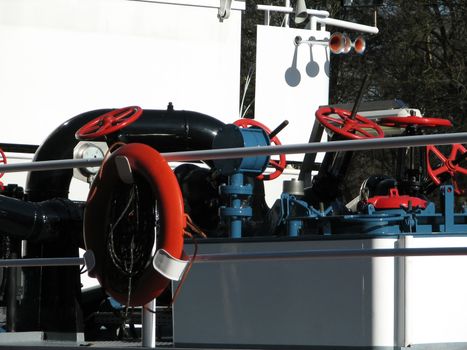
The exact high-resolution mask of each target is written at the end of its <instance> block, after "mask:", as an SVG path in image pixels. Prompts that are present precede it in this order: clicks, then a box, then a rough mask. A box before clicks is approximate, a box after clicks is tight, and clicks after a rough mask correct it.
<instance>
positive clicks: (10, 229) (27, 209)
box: [0, 195, 83, 242]
mask: <svg viewBox="0 0 467 350" xmlns="http://www.w3.org/2000/svg"><path fill="white" fill-rule="evenodd" d="M82 222H83V210H82V208H81V207H80V206H79V205H78V204H76V203H74V202H72V201H70V200H68V199H64V198H57V199H51V200H47V201H43V202H37V203H36V202H25V201H22V200H19V199H15V198H10V197H5V196H1V195H0V234H2V235H8V236H10V237H15V238H17V239H21V240H27V241H31V242H38V241H46V240H54V239H57V238H58V236H59V235H60V234H61V233H66V234H67V235H69V236H70V237H76V238H77V239H79V237H80V236H81V235H80V234H81V230H82Z"/></svg>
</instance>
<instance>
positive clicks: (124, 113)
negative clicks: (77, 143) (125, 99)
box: [75, 106, 143, 140]
mask: <svg viewBox="0 0 467 350" xmlns="http://www.w3.org/2000/svg"><path fill="white" fill-rule="evenodd" d="M142 113H143V110H142V109H141V107H138V106H131V107H125V108H120V109H114V110H112V111H110V112H107V113H105V114H103V115H101V116H99V117H97V118H96V119H93V120H91V121H90V122H89V123H87V124H85V125H83V126H82V127H81V128H80V129H79V130H78V131H77V132H76V134H75V137H76V138H77V139H78V140H92V139H96V138H98V137H101V136H105V135H108V134H111V133H114V132H116V131H118V130H120V129H122V128H124V127H125V126H127V125H129V124H131V123H133V122H134V121H136V120H137V119H138V118H139V117H140V116H141V114H142Z"/></svg>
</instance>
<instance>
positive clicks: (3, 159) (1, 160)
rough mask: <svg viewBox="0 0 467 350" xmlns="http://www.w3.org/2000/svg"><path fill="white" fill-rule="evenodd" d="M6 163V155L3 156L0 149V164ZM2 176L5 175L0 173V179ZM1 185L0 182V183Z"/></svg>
mask: <svg viewBox="0 0 467 350" xmlns="http://www.w3.org/2000/svg"><path fill="white" fill-rule="evenodd" d="M6 163H7V161H6V155H5V152H3V150H2V149H1V148H0V164H6ZM3 175H5V173H0V177H2V176H3ZM0 184H1V182H0Z"/></svg>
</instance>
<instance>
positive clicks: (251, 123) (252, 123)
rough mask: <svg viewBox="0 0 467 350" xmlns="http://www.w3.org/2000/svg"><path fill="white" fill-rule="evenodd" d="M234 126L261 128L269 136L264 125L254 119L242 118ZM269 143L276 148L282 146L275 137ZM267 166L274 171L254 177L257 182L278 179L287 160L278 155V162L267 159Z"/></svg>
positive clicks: (269, 132)
mask: <svg viewBox="0 0 467 350" xmlns="http://www.w3.org/2000/svg"><path fill="white" fill-rule="evenodd" d="M234 124H235V125H237V126H238V127H241V128H248V127H257V128H261V129H263V130H264V131H265V132H266V134H268V135H269V134H271V130H270V129H269V128H268V127H267V126H266V125H264V124H262V123H260V122H258V121H256V120H254V119H249V118H243V119H239V120H237V121H235V122H234ZM270 141H271V142H272V143H274V144H275V145H276V146H277V145H281V144H282V143H281V142H280V141H279V138H278V137H277V136H274V137H273V138H272V139H271V140H270ZM269 166H272V167H273V168H274V169H276V170H275V171H274V172H273V173H271V174H261V175H258V176H257V177H256V178H257V179H258V180H274V179H275V178H277V177H279V176H280V175H281V174H282V172H283V171H284V169H285V167H286V166H287V160H286V159H285V154H281V155H279V160H273V159H269Z"/></svg>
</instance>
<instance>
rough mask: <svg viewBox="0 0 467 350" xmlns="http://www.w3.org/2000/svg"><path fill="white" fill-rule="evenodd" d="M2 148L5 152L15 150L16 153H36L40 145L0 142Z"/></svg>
mask: <svg viewBox="0 0 467 350" xmlns="http://www.w3.org/2000/svg"><path fill="white" fill-rule="evenodd" d="M0 148H1V149H2V150H3V151H4V152H15V153H35V152H36V151H37V149H38V148H39V146H37V145H26V144H21V143H0Z"/></svg>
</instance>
